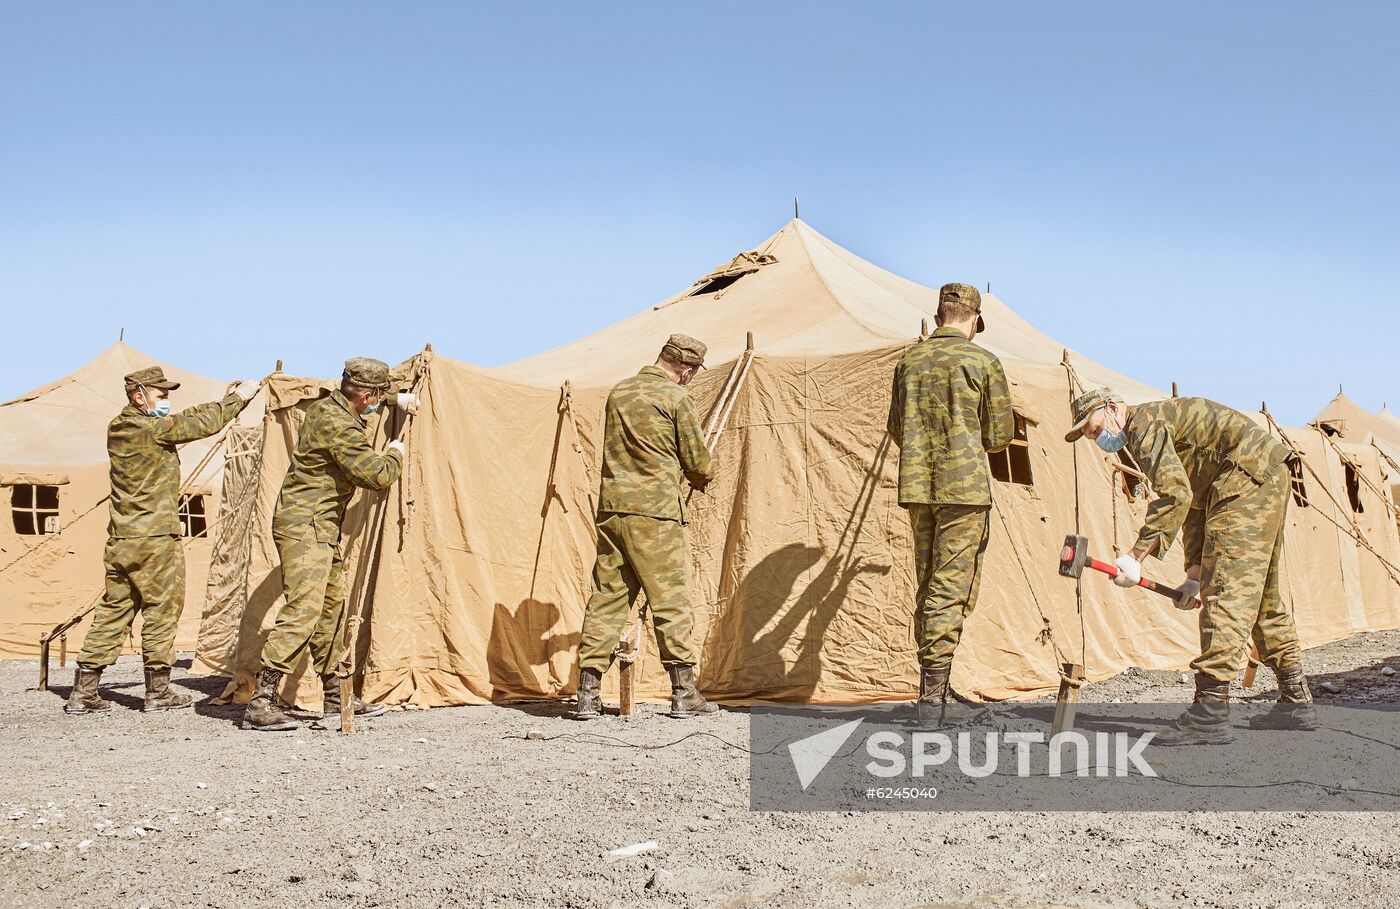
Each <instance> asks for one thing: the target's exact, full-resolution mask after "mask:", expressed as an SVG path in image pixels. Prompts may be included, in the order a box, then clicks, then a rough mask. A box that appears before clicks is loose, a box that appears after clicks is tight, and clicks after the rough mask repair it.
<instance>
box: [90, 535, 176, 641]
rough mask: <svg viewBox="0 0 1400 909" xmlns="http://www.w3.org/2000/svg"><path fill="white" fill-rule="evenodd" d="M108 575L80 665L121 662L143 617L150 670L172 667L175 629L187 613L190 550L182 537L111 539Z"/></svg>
mask: <svg viewBox="0 0 1400 909" xmlns="http://www.w3.org/2000/svg"><path fill="white" fill-rule="evenodd" d="M102 561H103V562H104V563H105V564H106V566H107V576H106V580H105V582H104V584H105V587H104V589H103V593H102V599H101V600H99V601H98V603H97V606H96V607H94V609H93V611H92V627H90V628H89V629H88V632H87V634H86V635H85V636H84V637H83V649H82V651H81V652H80V653H79V654H78V665H79V666H81V667H83V668H84V669H101V668H103V667H104V666H110V665H112V664H113V663H115V662H116V661H117V657H118V656H119V655H120V654H121V652H122V644H124V643H125V642H126V638H127V635H128V634H130V633H131V624H132V622H134V621H135V620H136V614H137V613H138V612H139V613H141V656H142V659H143V661H144V662H145V665H146V668H147V669H169V668H170V664H171V661H172V660H173V659H174V658H175V629H176V626H178V625H179V623H180V613H182V612H184V610H185V550H184V548H183V547H182V546H181V545H180V538H179V537H177V536H170V535H167V536H161V537H138V538H135V539H130V540H110V539H109V540H108V541H107V548H106V549H105V550H104V551H103V553H102Z"/></svg>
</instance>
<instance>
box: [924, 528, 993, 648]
mask: <svg viewBox="0 0 1400 909" xmlns="http://www.w3.org/2000/svg"><path fill="white" fill-rule="evenodd" d="M905 507H906V508H908V510H909V523H910V525H911V526H912V527H913V530H914V574H915V577H916V578H917V580H918V584H919V587H918V590H917V591H916V592H915V594H914V643H915V645H916V646H917V647H918V652H919V665H920V666H922V667H924V668H925V669H937V668H940V667H943V666H947V665H948V664H949V663H951V662H953V651H955V650H957V647H958V641H959V640H961V639H962V629H963V620H965V619H966V618H967V617H968V616H969V615H971V614H972V610H973V608H974V607H975V606H976V605H977V589H978V587H979V586H980V584H981V580H982V554H983V553H985V552H986V551H987V524H988V518H989V516H990V515H991V512H992V509H991V506H990V505H907V506H905Z"/></svg>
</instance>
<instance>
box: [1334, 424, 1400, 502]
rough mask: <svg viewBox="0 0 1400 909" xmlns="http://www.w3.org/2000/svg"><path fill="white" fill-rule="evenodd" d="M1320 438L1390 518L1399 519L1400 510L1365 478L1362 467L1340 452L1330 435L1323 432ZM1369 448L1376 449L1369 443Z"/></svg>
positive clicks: (1387, 496) (1385, 494) (1384, 493)
mask: <svg viewBox="0 0 1400 909" xmlns="http://www.w3.org/2000/svg"><path fill="white" fill-rule="evenodd" d="M1322 437H1323V438H1324V439H1326V440H1327V444H1328V445H1330V446H1332V450H1333V451H1335V452H1336V453H1337V457H1338V458H1339V459H1340V460H1341V461H1342V463H1344V464H1346V465H1348V466H1350V467H1351V469H1352V474H1353V476H1355V477H1356V478H1357V479H1358V480H1360V481H1361V482H1362V483H1363V484H1365V486H1366V488H1367V489H1369V490H1371V491H1372V492H1373V493H1375V494H1376V498H1378V499H1380V500H1381V504H1382V505H1384V506H1385V510H1386V511H1387V512H1389V513H1390V516H1391V517H1392V518H1400V509H1397V508H1396V507H1395V503H1394V502H1392V501H1391V500H1390V495H1389V494H1388V493H1386V492H1385V491H1383V490H1382V489H1381V488H1380V487H1379V486H1377V485H1376V484H1375V483H1372V482H1371V478H1370V477H1368V476H1366V471H1365V470H1363V469H1362V466H1361V465H1360V464H1358V463H1356V462H1355V461H1353V460H1352V459H1351V458H1350V457H1348V456H1347V454H1346V452H1344V451H1342V449H1341V446H1340V445H1338V444H1337V443H1336V442H1335V441H1334V440H1333V439H1332V437H1331V436H1330V435H1328V434H1327V433H1325V432H1324V433H1323V434H1322ZM1371 447H1372V448H1376V445H1375V443H1374V442H1373V443H1371ZM1376 451H1377V452H1379V451H1380V449H1379V448H1376Z"/></svg>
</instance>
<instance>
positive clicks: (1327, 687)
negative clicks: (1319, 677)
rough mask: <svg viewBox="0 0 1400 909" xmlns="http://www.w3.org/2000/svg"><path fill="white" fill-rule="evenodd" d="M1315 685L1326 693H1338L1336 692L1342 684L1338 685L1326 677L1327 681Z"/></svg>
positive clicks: (1340, 688)
mask: <svg viewBox="0 0 1400 909" xmlns="http://www.w3.org/2000/svg"><path fill="white" fill-rule="evenodd" d="M1317 687H1319V688H1321V689H1322V690H1323V691H1325V692H1327V693H1328V694H1338V693H1339V692H1340V691H1341V690H1342V686H1341V685H1338V684H1337V683H1336V682H1334V681H1332V680H1331V679H1328V680H1327V681H1325V682H1323V683H1322V684H1321V685H1318V686H1317Z"/></svg>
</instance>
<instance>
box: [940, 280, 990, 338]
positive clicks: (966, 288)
mask: <svg viewBox="0 0 1400 909" xmlns="http://www.w3.org/2000/svg"><path fill="white" fill-rule="evenodd" d="M938 302H939V303H961V304H962V305H963V306H966V307H967V308H968V309H970V310H972V311H973V312H975V313H977V330H978V331H986V330H987V323H986V322H983V321H982V294H981V293H979V292H978V290H977V288H975V287H973V286H972V285H971V284H944V285H943V286H942V287H940V288H939V289H938Z"/></svg>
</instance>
